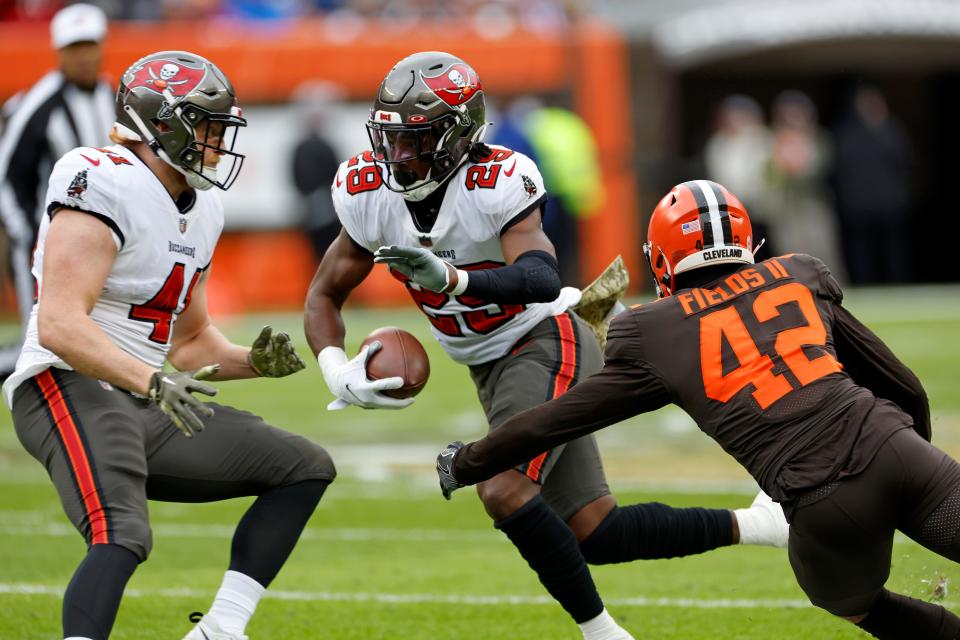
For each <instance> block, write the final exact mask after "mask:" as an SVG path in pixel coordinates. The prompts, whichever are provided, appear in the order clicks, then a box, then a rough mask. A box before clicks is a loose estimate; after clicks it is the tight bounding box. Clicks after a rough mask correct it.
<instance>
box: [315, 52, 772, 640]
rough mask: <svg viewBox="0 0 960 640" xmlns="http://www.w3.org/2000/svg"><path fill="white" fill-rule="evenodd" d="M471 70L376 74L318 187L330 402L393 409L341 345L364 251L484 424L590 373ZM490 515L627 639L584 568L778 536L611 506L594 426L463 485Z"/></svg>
mask: <svg viewBox="0 0 960 640" xmlns="http://www.w3.org/2000/svg"><path fill="white" fill-rule="evenodd" d="M485 126H486V120H485V110H484V97H483V87H482V85H481V82H480V78H479V77H478V76H477V73H476V71H474V69H473V68H472V67H470V65H468V64H467V63H465V62H464V61H463V60H461V59H459V58H457V57H455V56H453V55H450V54H447V53H442V52H423V53H417V54H414V55H412V56H409V57H407V58H405V59H403V60H401V61H400V62H399V63H397V65H396V66H395V67H394V68H393V69H392V70H391V71H390V72H389V73H388V74H387V76H386V78H385V79H384V81H383V83H382V84H381V86H380V90H379V92H378V95H377V99H376V101H375V103H374V106H373V109H372V110H371V114H370V119H369V121H368V124H367V128H368V130H369V134H370V141H371V144H372V151H368V152H365V153H363V154H361V155H358V156H357V157H355V158H353V159H351V160H349V161H347V162H345V163H343V164H342V165H341V167H340V170H339V172H338V173H337V176H336V178H335V181H334V185H333V194H334V204H335V206H336V209H337V215H338V216H339V218H340V221H341V222H342V224H343V231H342V232H341V234H340V236H339V237H338V238H337V240H336V241H335V242H334V243H333V245H332V246H331V247H330V249H329V251H328V252H327V254H326V256H325V257H324V259H323V261H322V263H321V264H320V267H319V268H318V270H317V273H316V275H315V276H314V279H313V282H312V284H311V286H310V291H309V293H308V298H307V304H306V317H305V321H304V324H305V330H306V334H307V340H308V342H309V343H310V346H311V348H312V349H313V351H314V353H316V354H317V356H318V360H319V363H320V366H321V369H322V370H323V375H324V378H325V380H326V382H327V385H328V386H329V388H330V390H331V391H332V392H333V394H334V395H335V396H336V398H337V399H336V400H335V401H334V402H333V403H331V405H330V408H334V409H335V408H342V407H345V406H348V405H351V404H352V405H357V406H360V407H364V408H368V409H371V408H384V409H398V408H403V407H406V406H408V405H409V404H410V403H411V402H412V401H413V400H412V399H397V398H393V397H390V396H388V395H386V394H384V393H383V391H385V390H389V389H394V388H398V387H400V386H401V385H402V380H401V379H400V378H386V379H381V380H368V379H367V377H366V370H365V363H366V361H367V360H368V359H369V357H370V356H371V355H372V354H373V353H375V352H376V351H377V349H378V348H380V345H379V344H378V343H373V344H371V345H370V346H368V347H364V349H363V350H362V351H361V352H360V354H359V355H357V356H356V357H355V358H353V359H349V358H348V357H347V355H346V353H345V352H344V350H343V338H344V326H343V319H342V317H341V314H340V309H341V306H342V305H343V302H344V301H345V300H346V298H347V296H348V295H349V293H350V291H351V290H352V289H353V288H354V287H356V286H357V285H358V284H359V283H360V282H361V281H362V280H363V279H364V278H365V277H366V276H367V274H368V273H369V272H370V270H371V269H372V267H373V265H374V263H375V262H381V263H385V264H387V265H389V266H390V268H391V271H392V272H393V273H394V275H395V276H397V277H398V278H399V279H401V280H402V281H403V282H404V283H405V284H406V286H407V288H408V290H409V292H410V295H411V296H412V297H413V299H414V302H416V304H417V305H418V306H419V307H420V308H421V309H422V310H423V312H424V313H425V314H426V315H427V318H428V319H429V321H430V323H431V324H432V326H433V334H434V335H435V336H436V338H437V340H439V341H440V344H441V345H442V346H443V348H444V349H445V350H446V351H447V353H448V354H449V355H450V357H452V358H453V359H454V360H456V361H457V362H460V363H463V364H465V365H467V366H469V368H470V374H471V377H472V378H473V380H474V383H475V384H476V386H477V392H478V395H479V397H480V401H481V404H482V405H483V408H484V412H485V413H486V417H487V420H488V422H489V424H490V428H491V429H496V428H498V427H499V426H500V425H501V424H502V423H503V422H504V421H505V420H506V419H507V418H509V417H510V416H512V415H514V414H516V413H519V412H520V411H522V410H524V409H526V408H529V407H531V406H534V405H537V404H540V403H542V402H544V401H546V400H548V399H550V398H554V397H556V396H559V395H561V394H563V393H564V392H565V391H567V390H568V389H569V388H570V387H571V386H573V385H575V384H576V383H577V382H578V381H579V380H581V379H582V378H584V377H586V376H587V375H589V374H590V373H593V372H595V371H598V370H599V369H600V367H601V365H602V358H601V354H600V349H599V346H598V343H597V340H596V338H595V337H594V335H593V334H592V332H591V331H590V329H589V327H588V326H587V325H586V324H585V323H584V322H583V321H582V320H581V319H580V318H579V317H578V316H577V315H576V314H574V313H573V312H572V311H570V310H569V307H570V306H571V305H572V304H574V303H576V302H577V300H578V298H579V292H577V291H576V290H571V289H561V286H560V276H559V273H558V267H557V259H556V257H555V255H554V249H553V246H552V244H551V243H550V241H549V239H548V238H547V237H546V236H545V235H544V233H543V230H542V228H541V215H542V213H543V207H544V204H545V202H546V197H545V195H546V194H545V192H544V185H543V180H542V178H541V176H540V172H539V171H538V170H537V167H536V165H535V164H534V163H533V162H532V161H531V160H530V159H529V158H527V157H526V156H524V155H522V154H519V153H516V152H513V151H511V150H510V149H506V148H503V147H495V146H488V145H485V144H483V142H482V138H483V132H484V128H485ZM478 492H479V495H480V498H481V500H482V501H483V504H484V506H485V508H486V510H487V513H488V514H489V515H490V517H491V518H493V520H494V523H495V526H496V527H497V528H498V529H501V530H502V531H503V532H504V533H505V534H506V535H507V537H508V538H509V539H510V540H511V542H513V544H514V545H515V546H516V547H517V549H518V550H519V551H520V554H521V555H522V556H523V558H524V559H525V560H526V561H527V562H528V563H529V565H530V567H531V568H532V569H533V570H534V571H536V573H537V575H538V577H539V578H540V581H541V582H542V583H543V585H544V586H545V587H546V589H547V590H548V591H549V592H550V594H551V595H552V596H553V597H554V598H555V599H556V600H557V602H558V603H559V604H560V605H561V606H563V608H564V609H566V611H567V612H568V613H569V614H570V616H571V617H572V618H573V619H574V621H575V622H577V623H578V624H579V625H580V629H581V631H582V632H583V636H584V638H587V639H588V640H601V639H603V640H610V639H624V638H630V637H631V636H630V634H629V633H628V632H627V631H625V630H624V629H623V628H621V627H620V626H619V625H618V624H617V623H616V622H615V621H614V620H613V618H612V617H611V616H610V615H609V614H608V613H607V611H606V609H605V608H604V606H603V602H602V601H601V599H600V596H599V595H598V593H597V590H596V587H595V586H594V584H593V580H592V578H591V576H590V572H589V570H588V569H587V563H588V562H589V563H597V564H602V563H611V562H626V561H629V560H634V559H638V558H663V557H672V556H677V555H687V554H693V553H700V552H702V551H706V550H708V549H713V548H715V547H718V546H723V545H729V544H735V543H736V542H738V541H740V542H745V543H756V544H774V545H779V546H784V545H785V544H786V532H787V525H786V522H785V520H784V518H783V513H782V511H780V510H779V507H776V506H775V505H772V503H770V502H769V498H765V496H764V498H765V499H761V500H759V501H758V502H756V503H755V506H754V507H752V508H750V509H739V510H737V511H736V512H731V511H728V510H725V509H673V508H670V507H667V506H666V505H661V504H640V505H632V506H629V507H622V508H621V507H618V506H617V505H616V501H615V500H614V498H613V496H611V495H610V490H609V488H608V487H607V483H606V479H605V477H604V473H603V466H602V464H601V462H600V456H599V453H598V451H597V446H596V442H595V441H594V440H593V438H592V437H586V438H582V439H580V440H575V441H573V442H570V443H568V444H567V445H565V446H564V447H561V448H558V449H551V450H550V451H547V452H544V453H543V454H541V455H539V456H537V457H536V458H534V459H533V460H530V461H529V462H527V463H525V464H523V465H521V466H520V467H517V468H516V469H514V470H511V471H508V472H505V473H502V474H500V475H498V476H496V477H494V478H492V479H491V480H489V481H487V482H484V483H482V484H480V485H478Z"/></svg>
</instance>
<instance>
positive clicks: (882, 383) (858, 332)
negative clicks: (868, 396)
mask: <svg viewBox="0 0 960 640" xmlns="http://www.w3.org/2000/svg"><path fill="white" fill-rule="evenodd" d="M834 318H835V320H834V327H833V341H834V348H835V349H836V352H837V358H838V359H839V360H840V363H841V364H843V368H844V370H845V371H846V372H847V374H848V375H849V376H850V377H851V378H853V381H854V382H856V383H857V384H858V385H860V386H861V387H866V388H867V389H869V390H870V391H872V392H873V394H874V395H875V396H877V397H878V398H884V399H886V400H889V401H891V402H893V403H895V404H896V405H897V406H899V407H900V408H901V409H902V410H903V411H904V412H905V413H907V414H908V415H909V416H910V417H911V418H913V428H914V429H915V430H916V431H917V433H919V434H920V435H921V436H923V438H924V439H925V440H928V441H929V440H930V437H931V427H930V404H929V402H928V401H927V394H926V392H925V391H924V389H923V385H922V384H921V383H920V380H919V379H918V378H917V376H916V375H915V374H914V373H913V371H911V370H910V369H909V367H907V365H905V364H903V362H901V361H900V360H899V358H897V356H895V355H894V354H893V352H892V351H891V350H890V348H889V347H888V346H887V345H886V344H884V342H883V340H881V339H880V338H879V337H878V336H877V335H876V334H875V333H873V332H872V331H871V330H870V329H868V328H867V327H866V326H864V324H863V323H861V322H860V321H859V320H857V319H856V318H855V317H854V316H853V314H851V313H850V312H849V311H847V310H846V309H845V308H844V307H843V306H842V305H840V304H835V305H834Z"/></svg>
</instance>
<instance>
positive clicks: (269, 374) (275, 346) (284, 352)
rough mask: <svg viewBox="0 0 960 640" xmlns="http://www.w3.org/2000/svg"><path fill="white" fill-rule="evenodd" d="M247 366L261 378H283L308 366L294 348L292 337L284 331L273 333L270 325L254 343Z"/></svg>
mask: <svg viewBox="0 0 960 640" xmlns="http://www.w3.org/2000/svg"><path fill="white" fill-rule="evenodd" d="M247 364H249V365H250V368H251V369H253V372H254V373H256V374H257V375H258V376H260V377H261V378H282V377H284V376H288V375H290V374H291V373H296V372H297V371H300V370H301V369H303V368H305V367H306V366H307V365H306V364H304V362H303V359H302V358H301V357H300V356H299V355H297V352H296V350H295V349H294V348H293V343H292V342H291V341H290V336H289V335H287V334H286V333H285V332H283V331H279V332H277V333H273V329H272V328H271V327H270V325H267V326H265V327H264V328H263V330H262V331H261V332H260V335H259V336H257V339H256V340H254V341H253V347H251V348H250V353H249V355H247Z"/></svg>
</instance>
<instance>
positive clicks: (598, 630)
mask: <svg viewBox="0 0 960 640" xmlns="http://www.w3.org/2000/svg"><path fill="white" fill-rule="evenodd" d="M577 626H579V627H580V631H581V633H583V640H633V636H631V635H630V634H629V633H627V631H626V629H624V628H623V627H621V626H620V625H618V624H617V623H616V621H615V620H614V619H613V616H611V615H610V614H609V613H607V610H606V609H604V610H603V611H601V612H600V615H598V616H597V617H596V618H591V619H590V620H587V621H586V622H584V623H581V624H579V625H577Z"/></svg>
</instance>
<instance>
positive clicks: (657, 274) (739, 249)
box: [643, 180, 754, 298]
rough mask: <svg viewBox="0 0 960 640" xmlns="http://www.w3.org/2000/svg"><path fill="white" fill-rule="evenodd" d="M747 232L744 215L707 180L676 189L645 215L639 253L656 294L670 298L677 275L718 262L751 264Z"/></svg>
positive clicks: (741, 208)
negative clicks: (646, 220)
mask: <svg viewBox="0 0 960 640" xmlns="http://www.w3.org/2000/svg"><path fill="white" fill-rule="evenodd" d="M752 234H753V231H752V229H751V226H750V217H749V216H748V215H747V210H746V208H745V207H744V206H743V204H742V203H741V202H740V200H739V199H738V198H737V196H735V195H733V194H732V193H730V191H729V190H728V189H727V188H726V187H724V186H722V185H719V184H717V183H716V182H711V181H710V180H690V181H689V182H684V183H682V184H678V185H677V186H675V187H674V188H673V189H671V190H670V192H669V193H668V194H667V195H665V196H664V197H663V198H662V199H661V200H660V202H659V204H657V206H656V208H655V209H654V210H653V215H651V216H650V225H649V227H648V228H647V242H646V243H645V244H644V245H643V253H644V255H645V256H646V258H647V263H648V264H649V265H650V270H651V272H652V273H653V281H654V284H655V285H656V287H657V295H658V296H659V297H661V298H663V297H665V296H669V295H671V294H672V293H673V290H674V285H675V281H674V280H675V278H676V276H677V274H679V273H684V272H685V271H690V270H691V269H697V268H700V267H706V266H712V265H715V264H724V263H744V264H753V251H754V249H753V237H752Z"/></svg>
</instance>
